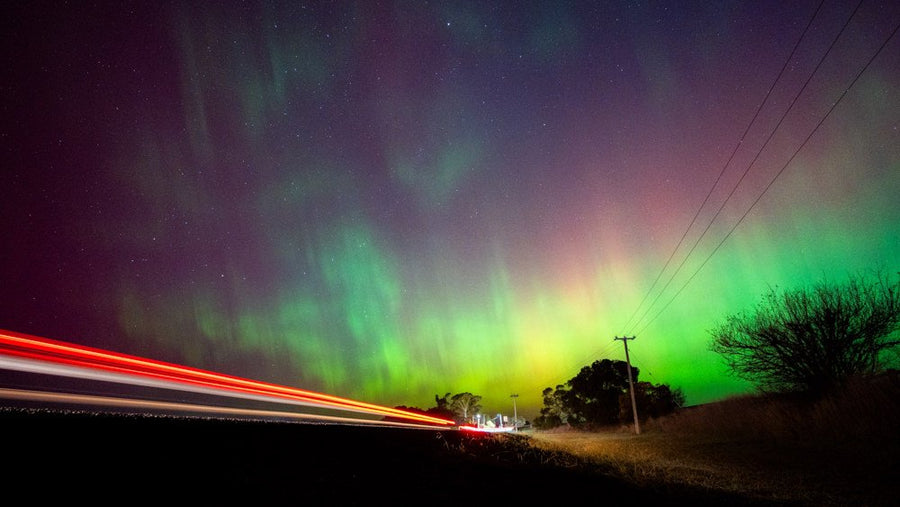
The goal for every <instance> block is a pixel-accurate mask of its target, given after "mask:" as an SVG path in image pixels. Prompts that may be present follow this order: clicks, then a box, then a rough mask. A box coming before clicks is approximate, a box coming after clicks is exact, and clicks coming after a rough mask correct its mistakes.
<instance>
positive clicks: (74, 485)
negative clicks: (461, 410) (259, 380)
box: [0, 410, 759, 506]
mask: <svg viewBox="0 0 900 507" xmlns="http://www.w3.org/2000/svg"><path fill="white" fill-rule="evenodd" d="M0 428H2V432H3V439H4V442H5V443H4V449H3V468H4V474H3V478H2V482H3V485H4V494H5V495H6V496H14V493H22V494H23V495H24V496H23V498H25V499H27V503H31V502H38V503H43V502H42V501H44V502H45V501H49V500H63V501H66V502H65V503H69V501H70V502H72V503H77V504H80V503H81V502H84V501H86V502H88V503H89V504H98V503H103V504H110V503H117V504H118V503H122V504H129V503H133V502H136V501H139V500H140V501H141V503H142V504H143V503H144V502H146V503H148V504H151V505H156V504H163V503H165V504H170V503H178V504H183V503H184V502H185V500H188V501H196V502H199V503H202V504H217V505H221V504H223V503H227V504H246V505H263V504H268V505H362V504H374V505H385V504H392V505H426V506H432V505H451V504H452V505H497V504H496V503H492V502H503V504H505V505H535V504H539V503H540V504H543V505H567V506H571V505H574V504H575V503H580V502H583V501H590V502H592V503H595V504H596V503H604V504H609V503H612V502H618V501H623V502H624V501H628V502H629V503H630V504H631V505H635V504H637V505H644V504H649V503H654V504H657V505H688V504H690V505H723V504H727V505H732V506H734V505H759V503H753V502H750V501H747V500H744V499H742V498H741V497H738V496H727V495H723V494H718V495H717V494H713V493H709V492H704V491H698V490H691V489H678V490H675V489H667V490H661V489H646V488H644V489H639V488H637V487H634V486H631V485H629V484H628V483H626V482H623V481H621V480H619V479H614V478H611V477H607V476H604V475H601V474H597V473H593V472H589V471H586V470H581V469H577V468H571V467H567V466H560V465H559V463H561V461H558V460H554V459H552V457H549V456H548V455H547V454H541V453H539V452H536V451H534V450H533V449H532V450H531V451H528V450H527V449H531V447H530V446H527V445H522V443H521V441H520V439H522V438H525V437H512V438H509V437H501V436H488V435H478V434H476V435H473V434H468V433H463V432H459V431H441V432H436V431H427V430H414V429H393V428H375V427H362V426H332V425H315V424H296V423H276V422H252V421H227V420H213V419H202V418H172V417H156V416H154V417H145V416H133V415H97V414H93V413H70V412H45V411H33V410H32V411H22V410H2V411H0ZM517 441H518V442H517ZM15 496H18V495H15Z"/></svg>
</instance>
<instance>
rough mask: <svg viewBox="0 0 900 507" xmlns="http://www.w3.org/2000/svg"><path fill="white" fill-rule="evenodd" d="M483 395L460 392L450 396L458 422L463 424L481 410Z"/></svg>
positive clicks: (451, 406)
mask: <svg viewBox="0 0 900 507" xmlns="http://www.w3.org/2000/svg"><path fill="white" fill-rule="evenodd" d="M480 401H481V396H477V395H474V394H472V393H468V392H466V393H458V394H454V395H453V397H452V398H450V410H451V411H452V412H453V414H454V415H455V416H456V417H455V420H456V422H458V423H460V424H463V423H467V422H469V419H471V418H472V416H474V415H475V414H476V413H478V411H479V410H481V404H480Z"/></svg>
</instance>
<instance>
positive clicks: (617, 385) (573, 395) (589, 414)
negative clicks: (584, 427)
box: [565, 359, 639, 424]
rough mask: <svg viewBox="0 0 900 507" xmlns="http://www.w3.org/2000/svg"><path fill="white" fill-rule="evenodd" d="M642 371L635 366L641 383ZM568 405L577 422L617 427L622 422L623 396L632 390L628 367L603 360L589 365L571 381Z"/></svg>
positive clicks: (633, 373)
mask: <svg viewBox="0 0 900 507" xmlns="http://www.w3.org/2000/svg"><path fill="white" fill-rule="evenodd" d="M638 373H639V370H638V368H636V367H634V366H632V367H631V375H632V378H634V381H635V382H637V378H638ZM567 385H568V386H569V395H568V396H567V397H566V399H565V402H566V403H567V405H568V408H569V410H570V412H571V413H572V414H573V415H574V416H576V419H578V420H580V421H583V422H587V423H592V424H614V423H616V422H618V420H619V396H620V395H621V394H622V393H625V392H627V390H628V364H627V363H626V362H625V361H618V360H616V361H613V360H610V359H603V360H602V361H594V362H593V364H591V365H590V366H585V367H583V368H582V369H581V371H580V372H578V375H575V376H574V377H573V378H572V379H570V380H569V382H567Z"/></svg>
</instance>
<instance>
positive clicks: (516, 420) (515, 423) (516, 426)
mask: <svg viewBox="0 0 900 507" xmlns="http://www.w3.org/2000/svg"><path fill="white" fill-rule="evenodd" d="M509 397H510V398H512V399H513V431H519V414H518V412H516V398H518V397H519V395H518V394H510V395H509Z"/></svg>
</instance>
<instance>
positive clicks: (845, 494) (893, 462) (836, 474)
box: [531, 375, 900, 505]
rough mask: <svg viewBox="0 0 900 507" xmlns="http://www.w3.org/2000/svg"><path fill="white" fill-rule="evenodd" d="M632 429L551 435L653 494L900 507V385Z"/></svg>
mask: <svg viewBox="0 0 900 507" xmlns="http://www.w3.org/2000/svg"><path fill="white" fill-rule="evenodd" d="M642 429H643V430H644V431H643V432H642V434H641V435H634V434H632V433H631V432H630V431H629V430H627V429H620V428H614V429H608V430H606V431H598V432H580V431H572V430H570V431H546V432H534V433H532V434H531V436H532V437H533V438H532V439H531V442H532V445H534V446H535V447H537V448H540V449H545V450H557V451H560V450H561V451H566V452H569V453H572V454H573V455H575V456H577V457H579V458H582V459H584V460H587V461H589V462H591V463H594V464H595V465H596V466H598V467H600V468H601V469H602V470H607V471H609V473H612V474H614V475H618V476H621V477H624V478H626V479H628V480H629V481H631V482H634V483H637V484H640V485H643V486H648V487H657V488H658V487H666V486H679V487H680V486H687V487H696V488H701V489H706V490H710V491H722V492H731V493H739V494H741V495H743V496H745V497H747V498H751V499H759V500H765V501H774V502H785V503H791V504H798V505H848V504H853V505H897V503H898V502H900V460H898V458H897V456H898V452H900V435H898V430H900V378H898V377H897V376H896V375H894V376H883V377H880V378H878V379H876V380H875V381H866V382H858V383H856V384H854V385H851V386H849V387H848V389H847V390H846V391H844V392H843V393H841V394H840V395H837V396H834V397H832V398H829V399H826V400H821V401H819V402H816V403H803V402H799V401H796V400H793V401H791V400H777V399H772V398H763V397H749V396H748V397H741V398H734V399H729V400H726V401H723V402H720V403H715V404H710V405H705V406H702V407H696V408H692V409H687V410H683V411H682V412H680V413H678V414H676V415H674V416H670V417H668V418H665V419H662V420H659V421H650V422H648V423H647V424H646V425H645V426H644V427H642Z"/></svg>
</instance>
